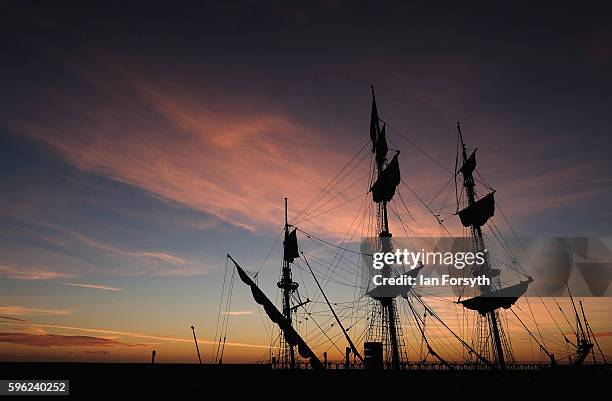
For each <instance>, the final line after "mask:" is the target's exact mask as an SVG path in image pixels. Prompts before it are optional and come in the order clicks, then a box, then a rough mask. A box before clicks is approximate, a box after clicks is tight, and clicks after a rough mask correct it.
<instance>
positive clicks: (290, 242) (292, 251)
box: [284, 229, 300, 263]
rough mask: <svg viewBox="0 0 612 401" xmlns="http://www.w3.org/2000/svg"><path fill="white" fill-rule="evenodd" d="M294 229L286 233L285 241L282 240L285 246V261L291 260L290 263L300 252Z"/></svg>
mask: <svg viewBox="0 0 612 401" xmlns="http://www.w3.org/2000/svg"><path fill="white" fill-rule="evenodd" d="M296 231H297V229H294V230H293V231H291V232H290V233H289V234H287V237H286V238H285V242H284V246H285V251H284V258H285V260H286V261H287V262H291V263H293V260H294V259H295V258H299V257H300V252H299V250H298V243H297V234H296Z"/></svg>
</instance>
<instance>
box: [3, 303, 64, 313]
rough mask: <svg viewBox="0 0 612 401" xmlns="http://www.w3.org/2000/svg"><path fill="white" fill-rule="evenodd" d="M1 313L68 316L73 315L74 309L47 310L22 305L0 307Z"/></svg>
mask: <svg viewBox="0 0 612 401" xmlns="http://www.w3.org/2000/svg"><path fill="white" fill-rule="evenodd" d="M0 313H1V314H3V315H9V316H66V315H71V314H72V313H73V310H72V309H45V308H33V307H29V306H21V305H4V306H0Z"/></svg>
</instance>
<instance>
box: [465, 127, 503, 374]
mask: <svg viewBox="0 0 612 401" xmlns="http://www.w3.org/2000/svg"><path fill="white" fill-rule="evenodd" d="M457 131H458V132H459V139H460V140H461V152H462V156H463V163H464V166H465V165H466V163H467V161H468V156H467V149H466V147H465V143H464V142H463V135H462V134H461V126H460V125H459V122H457ZM463 186H464V187H465V193H466V195H467V200H468V207H469V206H472V205H473V204H474V203H476V191H475V189H474V187H475V186H476V184H475V183H474V176H473V175H472V174H471V173H470V174H463ZM472 237H473V238H474V241H475V243H476V248H477V249H478V251H480V252H482V251H484V250H485V246H484V240H483V237H482V229H481V228H480V226H477V225H472ZM485 257H486V253H485ZM483 267H484V268H483V269H482V270H479V272H478V273H479V274H484V275H486V276H487V277H491V266H490V265H489V261H488V258H487V260H486V263H485V264H484V266H483ZM490 291H491V286H490V285H481V286H480V293H481V295H482V294H486V293H488V292H490ZM487 319H488V321H489V328H490V330H491V334H492V337H493V338H492V340H493V348H494V350H495V356H496V357H497V360H498V362H499V366H500V368H502V369H504V368H505V367H506V362H505V359H504V350H503V348H502V341H501V336H500V333H499V323H498V321H497V311H496V310H491V311H490V312H488V313H487Z"/></svg>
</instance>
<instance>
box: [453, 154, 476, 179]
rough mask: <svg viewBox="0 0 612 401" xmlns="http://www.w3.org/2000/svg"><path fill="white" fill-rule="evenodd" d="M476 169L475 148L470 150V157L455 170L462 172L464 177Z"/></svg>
mask: <svg viewBox="0 0 612 401" xmlns="http://www.w3.org/2000/svg"><path fill="white" fill-rule="evenodd" d="M475 169H476V150H474V151H473V152H472V154H471V155H470V157H468V158H467V160H466V161H465V163H463V166H461V168H460V169H459V171H457V172H458V173H462V174H463V176H464V177H467V176H470V175H472V173H473V172H474V170H475Z"/></svg>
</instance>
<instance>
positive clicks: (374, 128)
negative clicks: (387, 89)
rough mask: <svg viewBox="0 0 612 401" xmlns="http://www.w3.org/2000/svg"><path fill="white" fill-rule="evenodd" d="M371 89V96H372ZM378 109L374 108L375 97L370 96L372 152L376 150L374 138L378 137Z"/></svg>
mask: <svg viewBox="0 0 612 401" xmlns="http://www.w3.org/2000/svg"><path fill="white" fill-rule="evenodd" d="M373 91H374V89H372V96H374V92H373ZM378 131H379V126H378V110H377V109H376V98H374V97H372V115H371V116H370V139H371V140H372V152H374V151H375V150H376V139H377V137H378Z"/></svg>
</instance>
